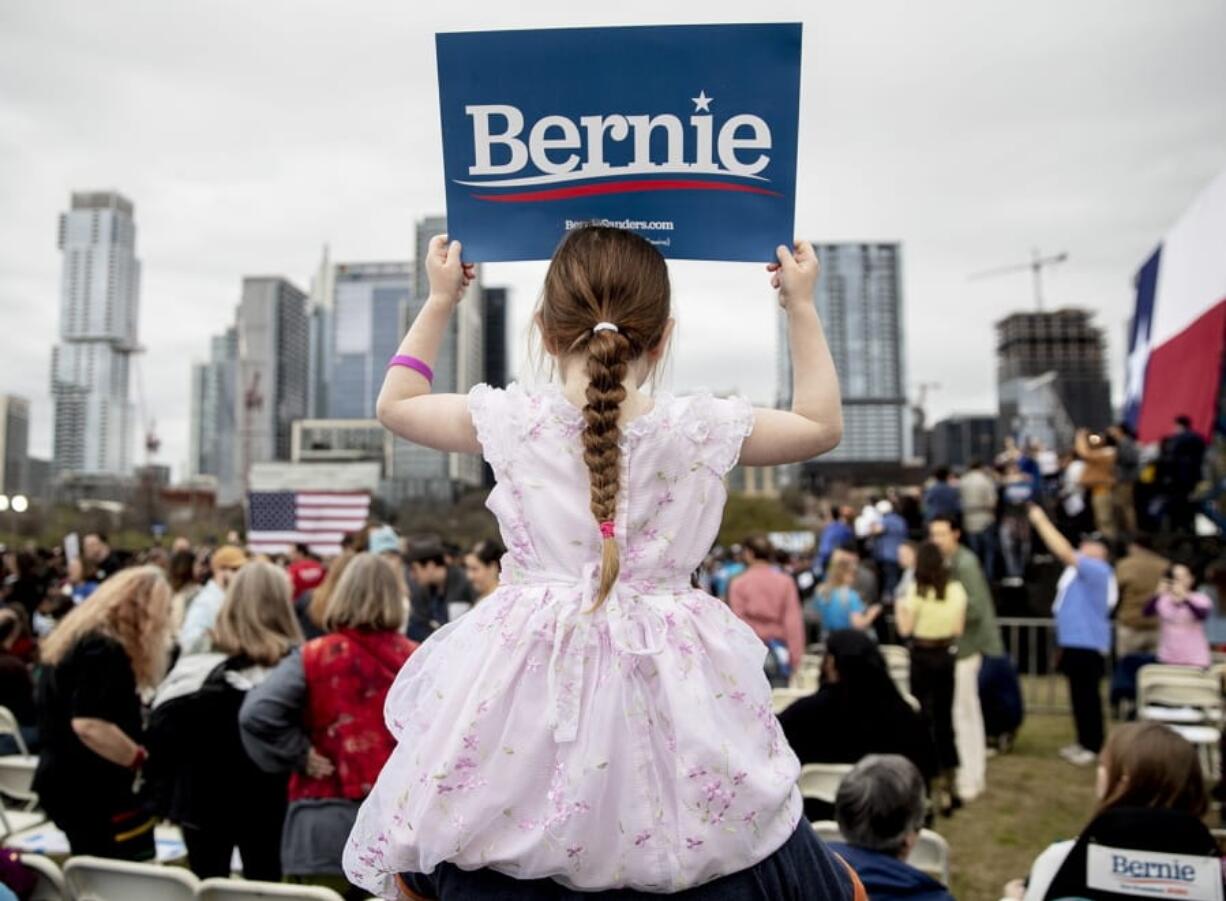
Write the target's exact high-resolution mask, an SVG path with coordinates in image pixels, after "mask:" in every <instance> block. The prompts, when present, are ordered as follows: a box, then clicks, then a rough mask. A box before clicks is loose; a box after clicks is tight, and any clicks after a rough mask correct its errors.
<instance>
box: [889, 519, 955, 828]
mask: <svg viewBox="0 0 1226 901" xmlns="http://www.w3.org/2000/svg"><path fill="white" fill-rule="evenodd" d="M895 616H896V621H897V626H898V634H899V635H901V636H902V637H903V638H904V639H905V638H910V639H911V691H912V692H913V693H914V695H915V697H916V698H917V699H918V700H919V702H920V707H921V708H922V709H923V711H924V713H925V714H927V716H928V721H929V722H930V723H931V724H932V731H933V739H934V740H935V742H936V748H937V759H938V761H939V762H940V766H941V780H940V788H939V789H938V797H937V806H938V808H939V809H940V810H941V811H942V812H943V813H945V814H946V815H949V814H950V813H952V812H953V810H954V809H955V808H957V807H959V806H961V804H960V802H959V800H958V797H957V792H956V790H955V788H954V786H955V782H954V773H955V771H956V770H957V768H958V749H957V746H956V744H955V743H954V721H953V705H954V664H955V662H956V659H955V654H956V653H957V641H958V638H959V636H961V635H962V630H963V629H964V628H965V626H966V591H965V589H963V587H962V585H961V584H960V583H958V582H957V581H954V580H952V579H950V576H949V570H948V569H947V568H946V566H945V558H944V556H943V555H942V554H941V549H940V548H938V547H937V546H936V545H935V544H933V543H932V542H931V541H926V542H924V543H923V544H921V545H920V547H919V551H918V552H917V553H916V560H915V581H914V582H913V583H912V585H911V588H910V590H909V591H908V592H907V596H906V597H905V598H903V599H902V600H900V601H899V602H898V605H897V608H896V610H895Z"/></svg>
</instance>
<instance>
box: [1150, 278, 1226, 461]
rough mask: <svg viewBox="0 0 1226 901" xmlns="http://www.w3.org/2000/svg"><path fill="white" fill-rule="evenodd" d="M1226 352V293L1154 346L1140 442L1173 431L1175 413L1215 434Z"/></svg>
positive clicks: (1204, 432) (1200, 429) (1195, 427)
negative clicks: (1215, 419) (1171, 336)
mask: <svg viewBox="0 0 1226 901" xmlns="http://www.w3.org/2000/svg"><path fill="white" fill-rule="evenodd" d="M1224 353H1226V297H1223V298H1222V299H1221V300H1219V301H1218V302H1217V303H1216V304H1214V305H1213V306H1212V307H1210V308H1209V309H1207V310H1206V311H1205V312H1204V313H1203V314H1202V315H1201V316H1200V318H1198V319H1197V320H1196V321H1195V322H1193V323H1192V324H1191V325H1189V326H1188V327H1187V328H1186V329H1184V330H1183V331H1182V332H1180V333H1179V334H1178V335H1176V336H1175V337H1174V338H1171V339H1170V340H1169V341H1167V342H1165V343H1163V344H1160V345H1158V346H1157V347H1155V348H1153V349H1152V350H1151V351H1150V354H1149V365H1148V367H1147V368H1146V370H1145V391H1144V393H1143V394H1142V395H1141V415H1140V417H1139V419H1138V421H1137V432H1138V434H1139V437H1140V439H1141V440H1142V441H1144V442H1146V443H1148V442H1151V441H1160V440H1161V439H1163V438H1165V437H1166V436H1167V435H1169V434H1171V432H1173V431H1174V430H1175V417H1176V416H1188V417H1190V418H1191V420H1192V429H1193V430H1194V431H1196V432H1199V433H1200V435H1201V436H1203V437H1206V438H1207V437H1209V436H1210V435H1212V434H1213V416H1214V411H1215V410H1216V408H1217V395H1218V388H1219V386H1220V384H1221V382H1220V373H1221V371H1222V358H1223V354H1224Z"/></svg>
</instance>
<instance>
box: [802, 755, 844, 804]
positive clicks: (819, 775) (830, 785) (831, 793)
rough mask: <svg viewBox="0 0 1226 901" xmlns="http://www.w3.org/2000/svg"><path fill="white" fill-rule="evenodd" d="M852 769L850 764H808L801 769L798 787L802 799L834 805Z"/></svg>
mask: <svg viewBox="0 0 1226 901" xmlns="http://www.w3.org/2000/svg"><path fill="white" fill-rule="evenodd" d="M852 769H853V767H852V764H850V763H806V764H805V765H804V766H802V767H801V768H800V777H799V778H798V779H797V780H796V785H797V786H798V787H799V788H800V794H801V796H802V797H805V798H812V799H814V800H817V801H825V802H826V803H827V804H833V803H834V798H835V795H837V794H838V792H839V784H840V783H841V782H842V781H843V779H844V777H845V776H846V775H847V774H848V773H850V772H851V771H852Z"/></svg>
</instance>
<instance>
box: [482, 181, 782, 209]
mask: <svg viewBox="0 0 1226 901" xmlns="http://www.w3.org/2000/svg"><path fill="white" fill-rule="evenodd" d="M641 191H733V192H736V193H741V194H766V195H768V196H770V197H782V196H783V195H782V194H780V193H779V192H778V191H772V190H770V189H768V188H759V187H758V186H757V185H741V184H735V183H732V182H726V181H696V180H694V179H665V180H661V181H619V182H613V183H606V184H599V185H576V186H574V187H569V188H550V189H549V190H546V191H520V192H519V193H517V194H474V195H473V197H474V198H476V199H477V200H491V201H493V202H494V203H530V202H533V201H548V200H567V199H569V198H572V197H595V196H599V195H602V194H634V193H638V192H641Z"/></svg>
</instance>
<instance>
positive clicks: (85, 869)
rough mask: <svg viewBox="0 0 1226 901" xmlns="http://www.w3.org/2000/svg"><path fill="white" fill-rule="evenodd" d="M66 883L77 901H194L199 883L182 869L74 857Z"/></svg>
mask: <svg viewBox="0 0 1226 901" xmlns="http://www.w3.org/2000/svg"><path fill="white" fill-rule="evenodd" d="M64 880H65V881H66V882H67V883H68V888H69V890H70V891H71V892H72V896H73V898H75V899H76V901H195V898H196V892H197V890H198V889H199V888H200V880H198V879H197V878H196V877H195V876H193V875H192V873H191V871H190V870H185V869H183V868H182V867H165V866H162V865H161V864H156V863H133V862H132V861H127V860H108V859H106V858H102V857H73V858H70V859H69V861H68V863H66V864H64Z"/></svg>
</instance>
